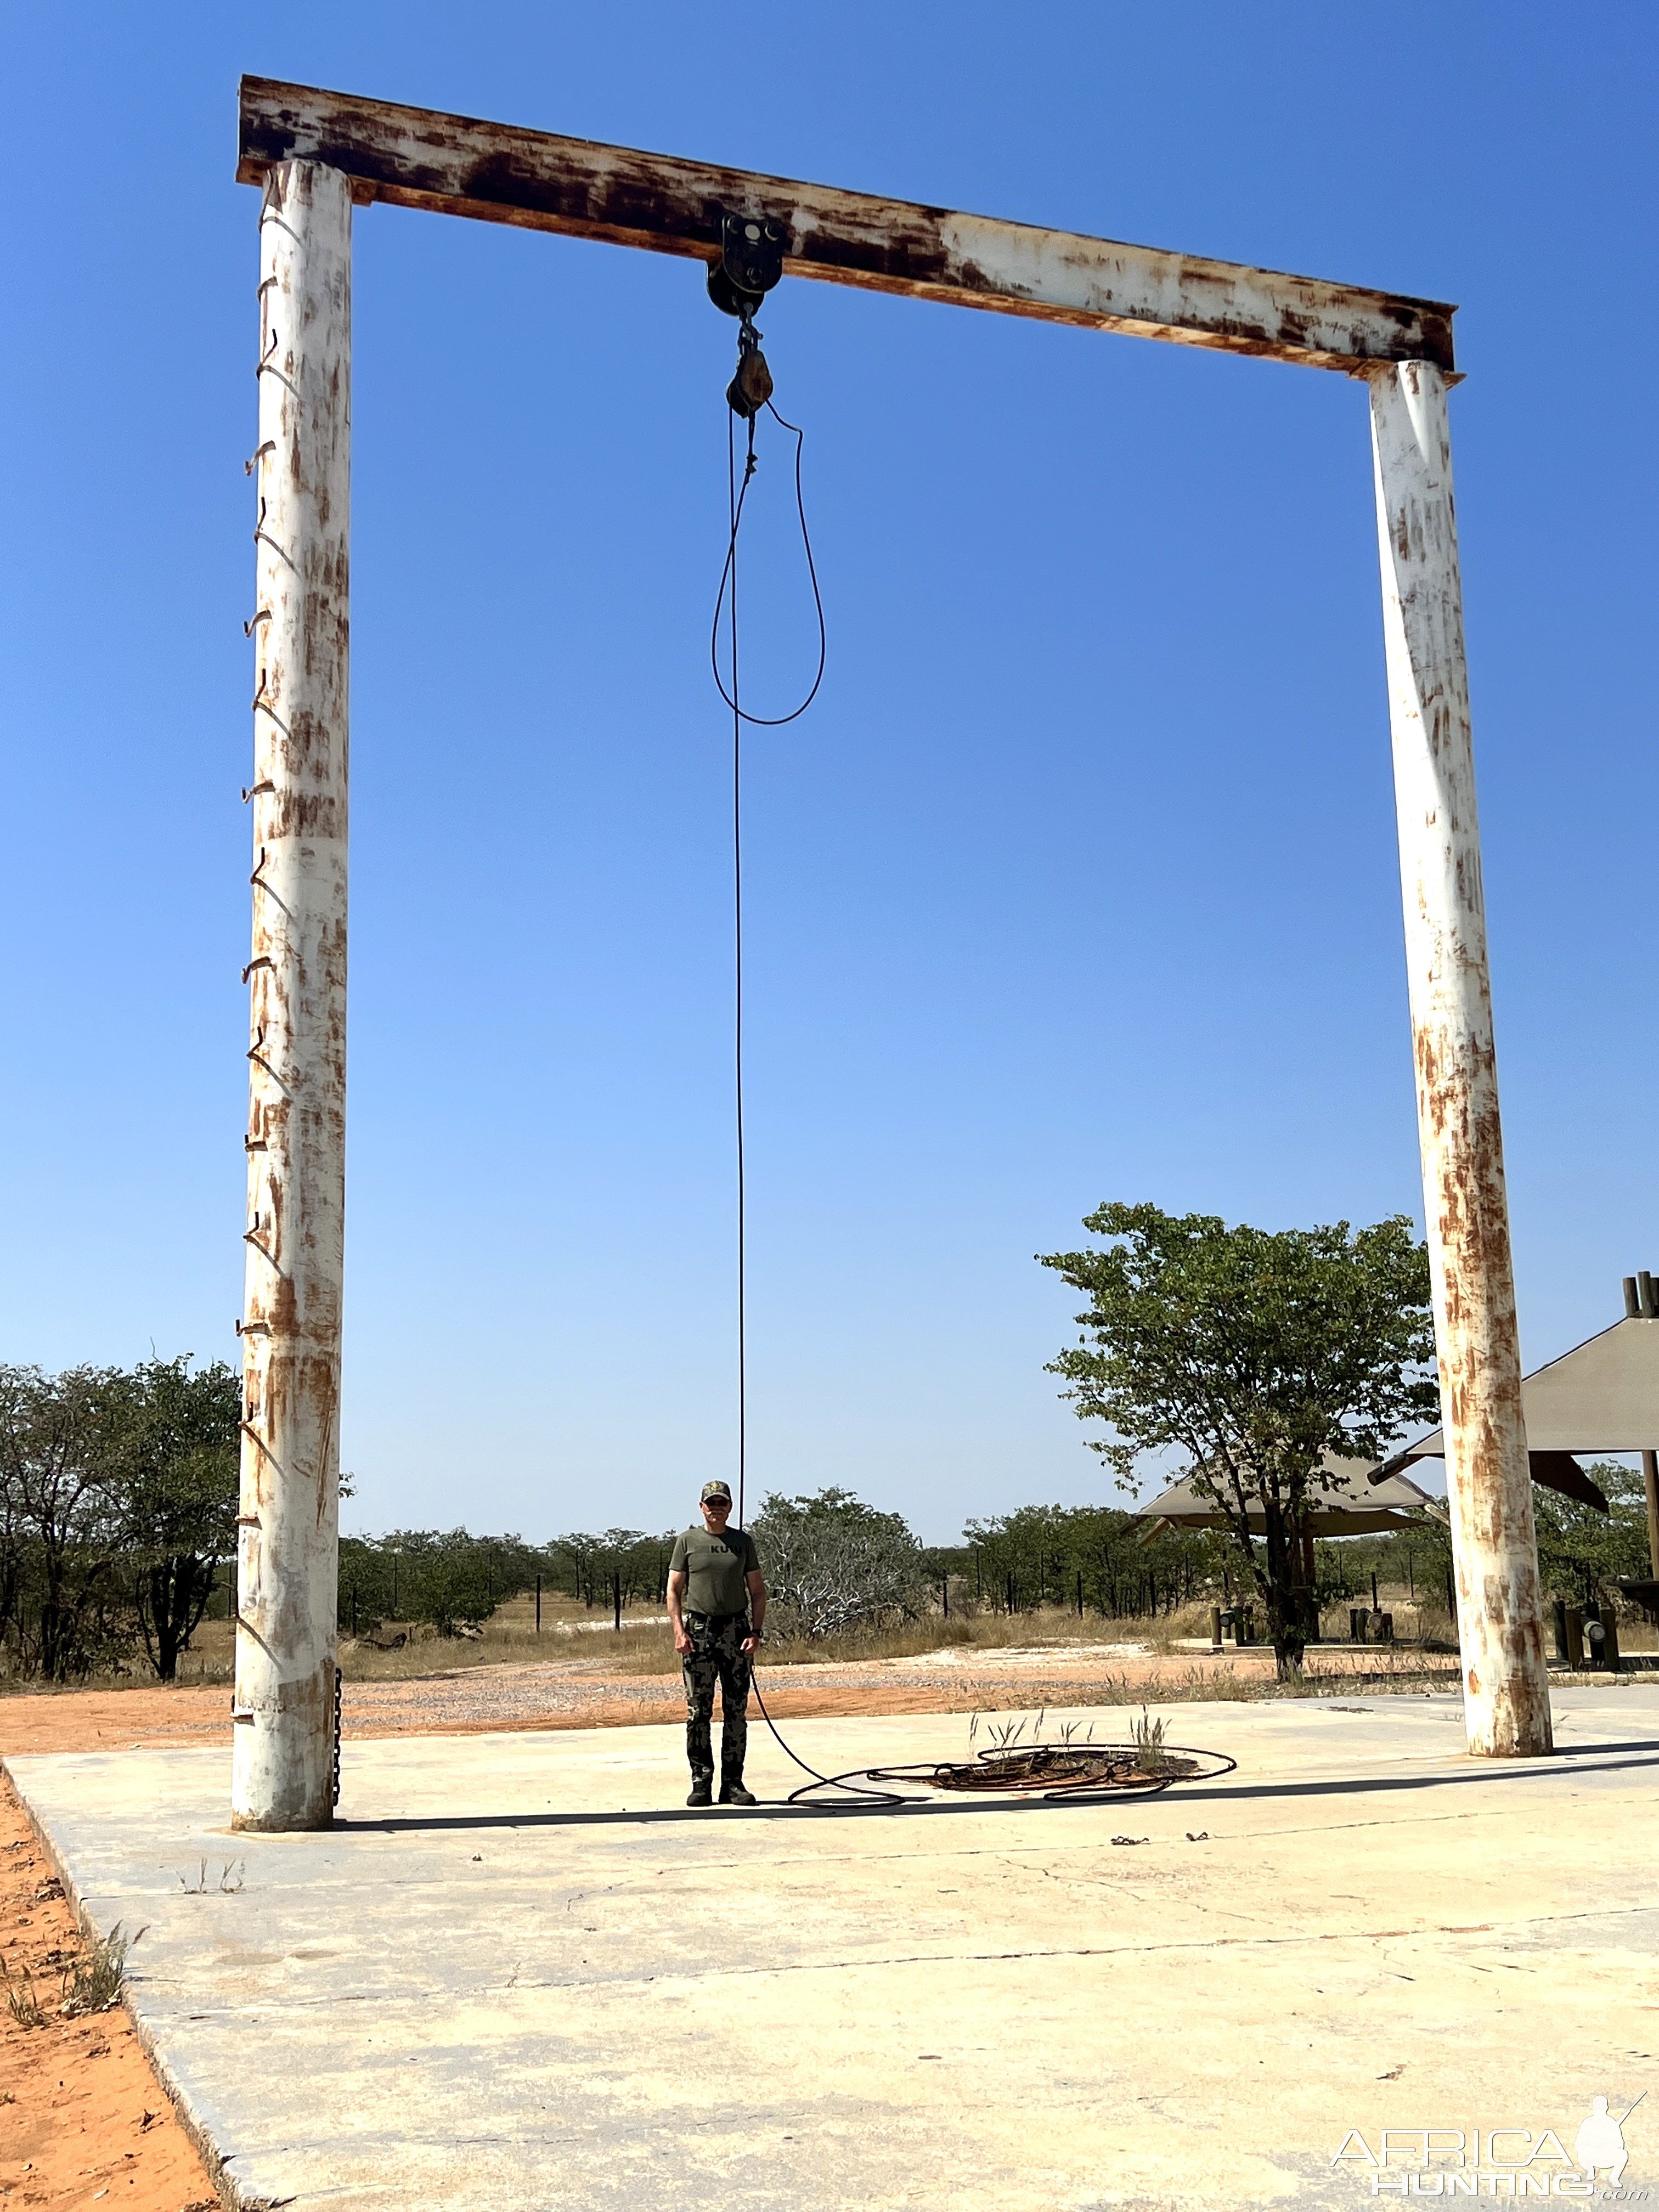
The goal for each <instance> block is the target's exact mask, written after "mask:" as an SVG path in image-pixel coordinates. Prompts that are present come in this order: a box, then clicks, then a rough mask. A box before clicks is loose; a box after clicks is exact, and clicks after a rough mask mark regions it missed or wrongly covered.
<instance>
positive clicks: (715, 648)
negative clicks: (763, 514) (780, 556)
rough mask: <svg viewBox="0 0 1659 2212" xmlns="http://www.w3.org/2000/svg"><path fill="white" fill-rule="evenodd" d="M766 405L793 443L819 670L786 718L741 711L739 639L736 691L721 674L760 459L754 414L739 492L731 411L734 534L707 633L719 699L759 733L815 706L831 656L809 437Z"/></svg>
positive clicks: (729, 457)
mask: <svg viewBox="0 0 1659 2212" xmlns="http://www.w3.org/2000/svg"><path fill="white" fill-rule="evenodd" d="M765 404H766V411H767V413H768V414H769V416H771V417H772V419H773V421H774V422H776V423H777V424H778V425H779V426H780V428H783V429H785V430H787V431H788V432H789V433H790V435H791V436H792V437H793V439H794V441H795V512H796V513H797V514H798V515H799V518H800V542H801V544H802V546H803V548H804V549H805V554H806V573H807V574H808V576H809V577H810V578H811V584H812V605H813V608H814V610H815V611H816V612H817V618H818V665H817V674H816V675H815V676H814V677H813V678H812V688H811V690H810V691H809V692H808V693H807V695H806V696H805V698H804V699H803V700H802V701H801V702H800V704H799V707H793V708H791V709H790V711H789V712H788V713H787V714H750V712H749V710H748V708H746V707H740V706H739V705H738V697H737V693H738V679H737V641H736V638H735V636H734V637H733V640H732V689H731V690H729V691H728V690H726V679H725V678H724V677H723V676H722V675H721V673H720V616H721V613H722V611H724V609H725V606H726V592H727V591H728V589H730V590H732V592H735V590H736V586H737V578H736V574H735V571H736V568H737V562H738V531H739V530H740V529H741V528H742V526H743V503H744V500H746V499H747V498H748V496H749V486H750V483H751V482H752V481H753V478H754V474H755V469H756V466H757V461H758V458H759V457H758V456H757V453H756V452H755V418H754V416H752V415H751V416H750V417H749V449H748V452H747V453H746V454H745V456H744V470H743V483H742V485H741V487H740V488H739V486H738V448H737V433H736V430H735V428H734V427H733V425H734V421H735V418H734V416H732V413H731V412H730V411H729V410H728V412H727V415H726V488H727V491H728V494H729V496H730V502H731V514H732V534H731V536H730V538H728V539H727V541H726V563H725V566H724V567H723V568H721V570H720V590H719V591H718V592H716V593H715V595H714V623H713V624H712V625H711V627H710V629H709V634H708V662H709V665H710V667H711V668H712V669H713V670H714V684H715V688H716V689H717V690H718V691H719V692H720V696H721V698H722V699H724V700H725V702H726V705H727V706H728V707H729V708H731V709H732V713H733V714H736V715H738V716H739V717H740V718H741V719H742V720H744V721H745V722H748V723H750V724H751V725H752V726H753V727H754V728H756V729H757V730H781V728H782V727H783V726H784V724H785V723H786V722H793V721H798V720H799V719H800V717H801V716H802V715H803V714H805V712H806V710H807V708H809V707H810V706H811V703H812V702H813V700H814V699H816V698H817V696H818V686H819V685H820V684H822V683H823V670H824V664H825V662H826V660H827V659H828V658H829V633H828V631H827V629H826V628H825V626H824V619H823V593H822V592H820V591H819V589H818V572H817V564H816V563H815V562H814V561H813V559H812V537H811V532H810V531H809V530H808V528H807V526H806V499H805V494H804V492H803V491H802V489H801V452H802V449H803V447H805V443H806V433H805V430H803V429H801V428H799V427H798V426H797V425H796V424H795V423H793V422H785V420H784V418H783V416H781V415H780V414H779V412H778V410H777V409H776V408H775V406H774V405H773V404H772V402H771V401H770V400H767V402H766V403H765Z"/></svg>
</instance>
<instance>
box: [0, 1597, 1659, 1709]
mask: <svg viewBox="0 0 1659 2212" xmlns="http://www.w3.org/2000/svg"><path fill="white" fill-rule="evenodd" d="M1377 1596H1378V1599H1379V1601H1380V1603H1381V1606H1382V1608H1383V1611H1384V1612H1389V1613H1393V1615H1394V1624H1395V1645H1394V1647H1393V1648H1392V1650H1390V1649H1389V1648H1388V1647H1385V1646H1380V1645H1378V1646H1369V1645H1367V1646H1360V1647H1358V1650H1359V1651H1363V1652H1364V1673H1363V1674H1360V1673H1356V1672H1354V1671H1353V1662H1352V1660H1349V1659H1346V1658H1345V1660H1344V1661H1343V1662H1342V1671H1341V1672H1340V1675H1339V1674H1338V1673H1337V1670H1336V1668H1334V1667H1331V1668H1329V1669H1328V1672H1326V1671H1323V1670H1322V1667H1321V1659H1320V1655H1319V1653H1318V1652H1317V1651H1316V1652H1315V1653H1314V1654H1313V1655H1311V1656H1310V1662H1309V1672H1310V1683H1312V1684H1322V1686H1321V1687H1316V1686H1305V1685H1304V1686H1292V1687H1291V1689H1290V1690H1289V1691H1288V1692H1286V1691H1281V1690H1279V1688H1278V1687H1277V1686H1275V1685H1272V1684H1268V1685H1267V1686H1266V1687H1264V1686H1262V1685H1261V1683H1260V1682H1258V1681H1257V1680H1255V1678H1254V1677H1252V1676H1246V1675H1244V1674H1237V1675H1235V1674H1232V1673H1231V1669H1229V1670H1228V1671H1226V1672H1225V1673H1218V1672H1217V1671H1215V1670H1213V1669H1212V1668H1206V1667H1204V1666H1202V1665H1201V1663H1196V1664H1194V1665H1193V1666H1191V1667H1189V1668H1188V1670H1187V1674H1185V1675H1182V1676H1179V1677H1170V1679H1169V1680H1168V1681H1167V1682H1160V1686H1159V1694H1160V1695H1161V1696H1171V1697H1181V1696H1198V1695H1200V1694H1202V1695H1205V1696H1208V1697H1221V1698H1231V1697H1244V1698H1255V1697H1259V1696H1263V1695H1274V1696H1279V1695H1286V1694H1288V1695H1291V1696H1317V1695H1322V1694H1323V1693H1324V1687H1328V1686H1329V1685H1330V1683H1332V1682H1333V1681H1335V1680H1340V1682H1341V1683H1343V1684H1346V1686H1349V1687H1351V1688H1352V1687H1357V1686H1359V1685H1360V1684H1361V1683H1362V1682H1365V1683H1369V1682H1371V1681H1373V1680H1375V1681H1377V1682H1379V1683H1388V1684H1390V1685H1397V1686H1401V1687H1402V1688H1403V1687H1407V1686H1418V1685H1420V1684H1423V1683H1427V1682H1431V1681H1438V1680H1441V1679H1442V1677H1443V1673H1444V1668H1443V1665H1437V1664H1436V1663H1435V1662H1436V1661H1437V1659H1441V1658H1443V1656H1444V1655H1448V1654H1450V1653H1453V1652H1455V1650H1456V1630H1455V1626H1454V1624H1453V1623H1452V1621H1451V1620H1450V1619H1449V1616H1448V1614H1447V1613H1446V1609H1445V1606H1444V1604H1443V1602H1436V1601H1432V1600H1431V1593H1430V1591H1429V1590H1428V1589H1427V1588H1426V1586H1425V1589H1423V1590H1422V1591H1421V1592H1420V1593H1419V1595H1418V1596H1417V1597H1413V1595H1412V1593H1411V1591H1410V1590H1409V1589H1408V1588H1407V1586H1405V1585H1403V1584H1400V1585H1387V1584H1385V1585H1383V1586H1382V1587H1380V1588H1379V1589H1378V1592H1377ZM1369 1601H1370V1590H1369V1589H1366V1590H1365V1592H1364V1595H1356V1596H1355V1597H1354V1598H1352V1599H1347V1600H1343V1601H1340V1602H1339V1603H1334V1604H1330V1605H1328V1606H1326V1607H1324V1609H1323V1613H1322V1623H1321V1625H1322V1630H1323V1632H1324V1635H1325V1637H1326V1638H1328V1642H1329V1644H1333V1645H1337V1644H1340V1645H1342V1646H1344V1647H1347V1637H1348V1611H1349V1607H1350V1606H1351V1605H1353V1606H1359V1605H1368V1604H1369ZM1210 1606H1211V1601H1210V1600H1209V1599H1208V1598H1204V1599H1200V1600H1198V1601H1194V1603H1192V1604H1190V1605H1187V1606H1182V1607H1178V1608H1177V1609H1176V1611H1175V1612H1174V1613H1159V1614H1158V1616H1157V1617H1156V1618H1154V1619H1147V1618H1146V1617H1144V1616H1139V1617H1125V1618H1123V1619H1121V1620H1107V1619H1103V1617H1102V1616H1101V1615H1100V1614H1099V1613H1089V1614H1088V1615H1087V1616H1086V1617H1085V1618H1083V1619H1079V1617H1078V1615H1077V1614H1076V1613H1074V1612H1072V1611H1069V1610H1062V1609H1061V1608H1060V1607H1058V1606H1051V1607H1045V1608H1043V1609H1042V1610H1041V1611H1038V1612H1033V1613H1016V1614H1014V1615H1013V1616H1012V1618H1010V1616H1009V1615H1008V1614H1007V1613H993V1612H990V1611H989V1610H983V1611H974V1610H971V1609H969V1610H967V1611H953V1612H952V1613H951V1615H950V1616H949V1618H948V1619H946V1618H945V1617H944V1616H942V1615H941V1614H939V1613H925V1614H923V1615H922V1616H921V1618H920V1619H918V1620H912V1621H906V1622H902V1623H901V1624H899V1625H898V1626H894V1627H890V1628H883V1629H876V1630H867V1631H862V1632H852V1633H849V1634H848V1635H844V1636H836V1637H828V1638H824V1639H823V1641H822V1642H821V1643H809V1642H808V1641H807V1640H806V1639H805V1638H791V1637H784V1636H780V1635H778V1634H777V1633H776V1625H775V1624H774V1630H773V1632H772V1633H771V1634H770V1635H769V1638H768V1640H767V1643H766V1646H765V1657H766V1664H767V1666H768V1667H769V1668H778V1667H786V1668H787V1667H793V1666H801V1665H809V1664H813V1665H823V1664H825V1663H828V1664H830V1665H856V1664H857V1663H858V1662H860V1661H868V1660H891V1659H908V1658H920V1657H922V1656H925V1655H926V1654H927V1653H929V1652H933V1651H945V1650H951V1651H960V1652H962V1653H963V1654H964V1655H965V1656H968V1657H969V1658H971V1656H972V1655H973V1654H974V1653H975V1652H985V1653H987V1654H989V1653H991V1652H994V1651H1009V1650H1019V1651H1052V1652H1053V1653H1054V1656H1055V1657H1056V1659H1061V1658H1064V1657H1065V1656H1066V1655H1067V1654H1068V1653H1069V1654H1072V1655H1076V1654H1077V1652H1078V1650H1079V1647H1080V1646H1085V1645H1087V1646H1093V1647H1095V1648H1096V1650H1099V1648H1100V1647H1102V1646H1107V1647H1110V1646H1122V1645H1138V1646H1139V1647H1140V1649H1141V1650H1142V1651H1144V1652H1146V1654H1147V1655H1148V1656H1152V1657H1156V1658H1158V1659H1162V1660H1166V1661H1167V1660H1170V1659H1175V1658H1179V1657H1181V1656H1184V1655H1183V1653H1182V1646H1183V1644H1184V1645H1187V1646H1191V1645H1192V1644H1194V1643H1200V1642H1202V1643H1207V1642H1208V1638H1209V1633H1210ZM535 1614H536V1605H535V1599H534V1597H533V1595H526V1596H523V1597H517V1598H512V1599H509V1600H508V1601H507V1602H506V1603H504V1604H502V1605H501V1606H500V1607H497V1609H496V1611H495V1613H494V1614H493V1615H492V1616H491V1618H490V1619H489V1620H487V1621H486V1622H485V1623H484V1624H483V1628H482V1629H481V1630H480V1631H479V1632H478V1633H477V1634H476V1635H464V1636H453V1637H445V1636H440V1635H438V1634H437V1632H435V1630H433V1629H431V1628H428V1627H425V1626H420V1625H417V1624H410V1623H394V1622H388V1623H386V1625H385V1626H383V1627H381V1628H380V1629H379V1630H377V1631H376V1632H374V1638H373V1639H372V1640H371V1638H369V1637H368V1636H364V1637H362V1638H352V1637H349V1636H347V1637H344V1638H342V1640H341V1646H340V1665H341V1669H342V1671H343V1674H344V1675H345V1678H346V1680H348V1681H349V1682H380V1681H411V1680H421V1679H423V1678H424V1679H428V1680H430V1679H433V1678H441V1677H442V1676H444V1675H449V1674H459V1673H461V1672H464V1671H468V1670H470V1669H471V1668H476V1667H499V1666H533V1665H536V1664H538V1663H542V1662H547V1661H549V1660H557V1661H559V1662H562V1663H565V1664H568V1663H569V1662H572V1661H577V1662H582V1667H583V1671H584V1673H587V1672H592V1673H594V1674H635V1675H638V1674H644V1675H665V1674H678V1671H679V1660H678V1656H677V1655H676V1653H675V1650H674V1647H673V1639H672V1638H671V1635H670V1632H669V1630H668V1626H667V1623H666V1620H665V1618H664V1615H663V1613H662V1609H661V1607H659V1606H658V1605H655V1604H646V1605H642V1606H640V1605H636V1606H630V1607H625V1608H624V1611H623V1626H622V1631H621V1633H620V1634H618V1633H617V1632H616V1630H615V1629H614V1628H613V1626H612V1625H611V1621H612V1616H611V1610H610V1607H608V1606H602V1605H599V1606H594V1607H592V1608H591V1609H589V1608H588V1607H585V1606H583V1605H582V1604H581V1603H580V1601H578V1600H575V1599H574V1598H571V1597H568V1596H566V1595H563V1594H562V1593H555V1592H552V1591H545V1592H544V1594H543V1597H542V1626H541V1633H540V1634H539V1635H538V1633H537V1632H536V1618H535ZM1256 1623H1257V1628H1258V1632H1260V1629H1261V1626H1262V1620H1261V1608H1260V1607H1257V1608H1256ZM399 1636H401V1637H402V1638H403V1639H404V1640H403V1641H402V1642H401V1643H400V1644H397V1648H395V1649H392V1650H387V1649H384V1648H379V1647H382V1646H385V1645H386V1644H394V1643H396V1640H397V1638H398V1637H399ZM1619 1640H1620V1647H1621V1649H1623V1650H1626V1651H1629V1652H1638V1651H1639V1652H1651V1651H1654V1650H1659V1629H1656V1627H1655V1626H1653V1625H1652V1624H1650V1623H1649V1622H1647V1621H1644V1620H1641V1619H1640V1618H1639V1617H1637V1616H1634V1615H1627V1616H1626V1618H1624V1619H1623V1620H1620V1626H1619ZM1348 1648H1350V1649H1352V1647H1348ZM1228 1649H1229V1652H1230V1655H1231V1644H1230V1645H1229V1647H1228ZM1125 1656H1126V1657H1127V1656H1128V1655H1127V1653H1126V1654H1125ZM1191 1656H1192V1657H1193V1659H1194V1662H1198V1661H1199V1660H1200V1655H1199V1654H1197V1653H1193V1654H1192V1655H1191ZM1356 1656H1358V1654H1357V1653H1356ZM233 1674H234V1636H233V1632H232V1628H231V1624H230V1623H229V1622H228V1621H225V1620H210V1621H204V1623H203V1625H202V1626H201V1627H200V1628H199V1629H198V1630H197V1634H196V1638H195V1643H194V1648H193V1649H192V1650H190V1651H188V1652H186V1653H185V1654H184V1656H182V1658H181V1659H180V1661H179V1684H180V1686H188V1685H200V1684H204V1683H224V1682H228V1681H230V1680H231V1679H232V1677H233ZM1188 1678H1190V1686H1188V1687H1186V1688H1184V1689H1183V1688H1182V1687H1180V1686H1178V1685H1179V1684H1180V1683H1181V1682H1182V1681H1187V1680H1188ZM155 1686H156V1685H155V1678H154V1676H153V1675H151V1674H150V1673H149V1669H148V1668H147V1667H146V1666H145V1665H144V1663H143V1661H142V1660H139V1661H137V1662H135V1664H134V1665H133V1666H132V1668H131V1669H130V1670H129V1671H126V1672H124V1673H122V1674H113V1675H108V1676H100V1677H99V1678H97V1679H96V1680H92V1681H88V1682H85V1683H76V1684H75V1685H73V1686H72V1687H73V1689H74V1690H81V1689H139V1688H143V1689H154V1688H155ZM1094 1687H1095V1688H1096V1689H1098V1690H1100V1691H1101V1692H1102V1695H1101V1697H1100V1699H1099V1700H1098V1701H1099V1702H1103V1703H1115V1702H1119V1701H1120V1699H1119V1698H1118V1697H1117V1696H1116V1695H1115V1693H1112V1692H1111V1690H1110V1684H1109V1683H1106V1684H1096V1685H1094ZM8 1689H18V1690H22V1689H27V1690H28V1691H30V1692H32V1693H33V1694H34V1695H37V1696H39V1695H42V1694H45V1695H51V1694H52V1690H51V1689H49V1688H48V1687H47V1686H45V1685H43V1684H40V1683H27V1684H26V1683H15V1684H14V1683H9V1682H7V1683H3V1684H0V1693H3V1691H5V1690H8ZM1143 1692H1144V1680H1143V1681H1142V1685H1141V1688H1140V1689H1139V1690H1133V1689H1132V1688H1131V1687H1130V1686H1128V1684H1127V1680H1126V1682H1125V1684H1124V1685H1123V1686H1122V1696H1121V1701H1126V1702H1127V1701H1131V1700H1132V1699H1134V1698H1138V1697H1139V1695H1140V1694H1142V1693H1143ZM1092 1701H1095V1700H1092V1699H1091V1702H1092Z"/></svg>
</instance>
